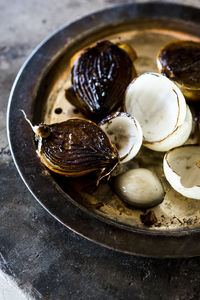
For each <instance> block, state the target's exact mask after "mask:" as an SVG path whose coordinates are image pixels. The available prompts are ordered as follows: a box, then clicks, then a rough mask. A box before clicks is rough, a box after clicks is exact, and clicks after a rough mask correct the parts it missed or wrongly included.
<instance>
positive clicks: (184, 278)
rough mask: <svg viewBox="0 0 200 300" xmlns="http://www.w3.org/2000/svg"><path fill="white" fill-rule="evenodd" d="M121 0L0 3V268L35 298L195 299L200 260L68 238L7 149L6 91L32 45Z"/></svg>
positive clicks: (198, 295)
mask: <svg viewBox="0 0 200 300" xmlns="http://www.w3.org/2000/svg"><path fill="white" fill-rule="evenodd" d="M127 2H131V1H126V0H124V1H118V0H107V1H106V0H96V1H90V0H83V1H81V0H74V1H69V0H65V1H64V0H63V1H60V0H57V1H56V0H43V1H41V0H29V1H26V0H18V1H14V0H13V1H5V0H0V20H1V34H0V91H1V92H0V131H1V133H0V203H1V209H0V269H1V271H3V272H5V273H6V274H8V275H10V276H11V277H12V278H13V279H14V280H15V281H16V283H17V284H18V285H19V287H21V288H23V289H24V290H25V291H26V292H27V293H28V294H30V295H32V297H33V298H35V299H48V300H54V299H56V300H60V299H91V300H93V299H95V300H96V299H110V300H115V299H136V300H137V299H153V300H157V299H166V300H168V299H172V300H173V299H174V300H175V299H182V300H189V299H195V300H196V299H200V271H199V264H200V258H191V259H165V260H158V259H149V258H140V257H135V256H130V255H125V254H121V253H117V252H115V251H111V250H108V249H106V248H103V247H101V246H98V245H96V244H94V243H92V242H89V241H87V240H86V239H84V238H82V237H80V236H78V235H77V234H75V233H72V232H71V231H69V230H68V229H67V228H65V227H64V226H62V225H61V224H60V223H58V222H57V221H56V220H55V219H54V218H53V217H51V216H50V215H49V214H48V213H47V212H46V211H45V210H44V209H43V208H42V207H41V206H40V205H39V204H38V203H37V202H36V200H35V199H34V198H33V197H32V195H31V194H30V193H29V191H28V190H27V188H26V187H25V185H24V184H23V182H22V180H21V179H20V177H19V175H18V173H17V170H16V168H15V166H14V163H13V162H12V159H11V155H10V151H9V148H8V142H7V138H6V125H5V124H6V108H7V101H8V96H9V92H10V89H11V86H12V83H13V80H14V78H15V76H16V74H17V71H18V69H19V68H20V66H21V65H22V63H23V62H24V61H25V59H26V58H27V56H28V55H29V54H30V53H31V51H32V50H33V49H34V48H35V46H36V45H37V44H38V43H39V42H40V41H41V40H42V39H44V38H45V37H46V36H48V35H49V34H51V33H52V32H53V31H54V30H56V29H57V28H58V27H60V26H61V25H63V24H65V23H66V22H70V21H72V20H74V19H75V18H77V17H81V16H83V15H85V14H87V13H90V12H92V11H94V10H97V9H101V8H104V7H109V6H112V5H115V4H118V3H127ZM177 2H178V1H177ZM179 2H181V3H190V4H195V5H198V6H200V3H199V1H197V0H196V1H179ZM197 242H199V241H197ZM155 247H156V245H155ZM1 300H2V299H1ZM6 300H7V299H6Z"/></svg>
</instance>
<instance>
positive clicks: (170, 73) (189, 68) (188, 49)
mask: <svg viewBox="0 0 200 300" xmlns="http://www.w3.org/2000/svg"><path fill="white" fill-rule="evenodd" d="M157 64H158V68H159V70H160V72H161V73H162V74H163V75H165V76H167V77H168V78H170V79H171V80H173V81H174V82H176V84H177V85H178V86H179V88H180V89H181V91H182V93H183V94H184V96H185V97H186V98H187V99H188V100H197V101H198V100H200V72H199V70H200V43H197V42H193V41H176V42H172V43H169V44H167V45H166V46H165V47H163V48H162V49H161V50H160V52H159V54H158V59H157Z"/></svg>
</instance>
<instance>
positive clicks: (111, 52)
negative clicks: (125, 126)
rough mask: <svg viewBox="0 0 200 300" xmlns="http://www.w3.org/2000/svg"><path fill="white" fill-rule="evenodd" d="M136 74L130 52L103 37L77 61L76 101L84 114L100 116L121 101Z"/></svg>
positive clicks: (75, 71) (74, 67) (72, 77)
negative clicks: (103, 39) (104, 39)
mask: <svg viewBox="0 0 200 300" xmlns="http://www.w3.org/2000/svg"><path fill="white" fill-rule="evenodd" d="M134 77H136V71H135V69H134V66H133V63H132V61H131V58H130V57H129V55H128V54H127V53H126V52H125V51H124V50H122V49H120V48H119V47H118V46H117V45H115V44H113V43H111V42H110V41H100V42H98V43H97V44H96V46H94V47H92V48H88V49H87V50H86V51H85V52H84V53H82V54H81V55H80V57H79V58H78V59H77V60H76V62H75V63H74V66H73V68H72V72H71V80H72V87H73V90H74V93H75V95H76V97H77V99H76V100H75V101H74V103H76V106H78V108H79V109H80V110H81V112H82V113H83V114H84V115H86V116H89V117H90V118H92V119H95V120H97V119H98V120H100V119H102V118H103V117H105V116H106V115H108V114H109V113H110V112H112V111H113V110H116V109H117V108H118V107H119V106H120V105H122V103H123V95H124V92H125V89H126V87H127V86H128V84H129V83H130V82H131V80H132V79H133V78H134ZM77 102H78V103H77Z"/></svg>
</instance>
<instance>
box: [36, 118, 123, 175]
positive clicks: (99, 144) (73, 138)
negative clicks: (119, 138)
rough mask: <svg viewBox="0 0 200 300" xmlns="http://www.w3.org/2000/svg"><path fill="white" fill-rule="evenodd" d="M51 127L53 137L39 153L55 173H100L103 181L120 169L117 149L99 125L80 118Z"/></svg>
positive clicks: (50, 133) (50, 135)
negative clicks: (117, 167)
mask: <svg viewBox="0 0 200 300" xmlns="http://www.w3.org/2000/svg"><path fill="white" fill-rule="evenodd" d="M44 126H45V127H47V125H44ZM40 127H41V126H40ZM48 128H49V135H48V136H47V137H46V138H41V141H40V143H41V145H40V147H39V149H38V152H39V155H40V158H41V161H42V163H44V164H45V166H46V167H47V168H49V169H50V170H52V171H53V172H56V173H59V174H62V175H66V176H70V177H78V176H82V175H85V174H88V173H90V172H93V171H97V172H98V173H99V177H100V179H101V178H102V177H104V176H106V175H109V173H110V172H111V171H112V169H114V168H115V166H117V164H118V161H119V158H118V152H117V150H116V148H115V146H113V145H112V144H111V142H110V140H109V138H108V137H107V135H106V134H105V133H104V131H103V130H101V128H99V127H98V126H97V125H96V124H95V123H93V122H91V121H87V120H84V119H78V118H77V119H69V120H67V121H65V122H62V123H57V124H52V125H48ZM37 133H39V132H37Z"/></svg>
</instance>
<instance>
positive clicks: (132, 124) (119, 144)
mask: <svg viewBox="0 0 200 300" xmlns="http://www.w3.org/2000/svg"><path fill="white" fill-rule="evenodd" d="M99 125H100V127H101V128H102V129H103V130H104V131H105V132H106V134H107V135H108V137H109V138H110V140H111V142H112V143H113V144H114V145H115V146H116V148H117V150H118V153H119V157H120V162H121V163H125V162H127V161H129V160H131V159H132V158H133V157H135V156H136V155H137V153H138V151H139V150H140V148H141V145H142V140H143V134H142V129H141V126H140V124H139V123H138V121H137V120H136V119H135V118H134V117H132V116H131V115H129V114H126V113H124V112H117V113H114V114H112V115H109V116H108V117H107V118H105V119H103V120H102V121H101V122H100V124H99Z"/></svg>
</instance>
